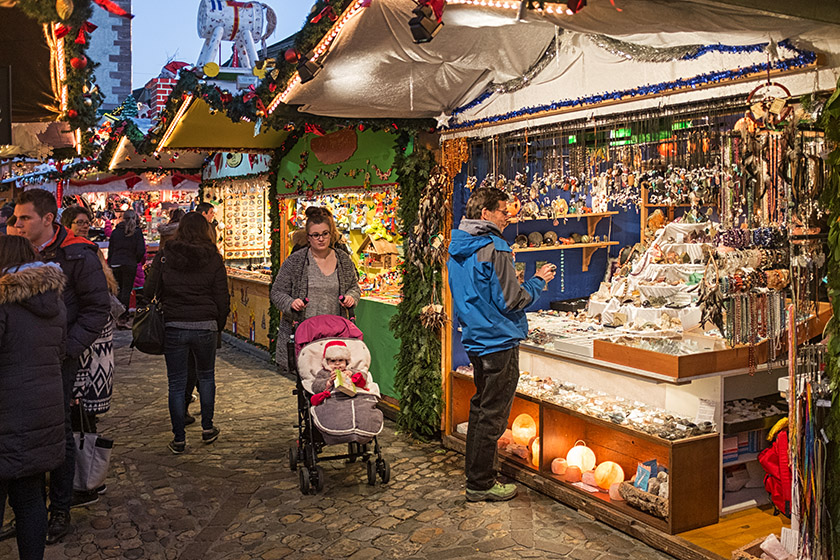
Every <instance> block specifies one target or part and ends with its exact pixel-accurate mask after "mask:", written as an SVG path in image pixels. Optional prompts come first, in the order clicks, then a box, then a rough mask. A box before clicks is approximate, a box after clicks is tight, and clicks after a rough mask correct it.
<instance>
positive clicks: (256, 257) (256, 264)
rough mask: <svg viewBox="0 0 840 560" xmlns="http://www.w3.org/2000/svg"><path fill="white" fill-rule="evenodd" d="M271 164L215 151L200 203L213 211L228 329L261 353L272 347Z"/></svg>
mask: <svg viewBox="0 0 840 560" xmlns="http://www.w3.org/2000/svg"><path fill="white" fill-rule="evenodd" d="M270 163H271V156H269V155H267V154H260V153H242V152H218V153H216V154H214V155H213V156H212V157H210V158H209V160H208V162H207V164H206V165H205V167H204V169H203V171H202V175H203V180H202V196H203V200H204V202H209V203H211V204H213V205H214V206H215V207H216V219H217V220H218V226H217V229H218V231H217V234H218V235H219V250H220V251H221V253H222V256H223V257H224V259H225V264H226V265H227V269H228V288H229V291H230V303H231V313H230V315H229V316H228V323H227V327H226V328H227V330H228V331H230V332H231V333H233V334H234V335H235V336H237V337H240V338H242V339H244V340H246V341H248V342H250V343H252V344H256V345H258V346H261V347H263V348H268V347H269V344H270V340H269V338H270V330H269V322H270V321H269V316H270V309H271V302H270V300H269V290H270V288H271V221H270V218H269V196H270V195H269V192H270V189H269V180H268V170H269V165H270Z"/></svg>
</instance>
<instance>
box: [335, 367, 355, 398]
mask: <svg viewBox="0 0 840 560" xmlns="http://www.w3.org/2000/svg"><path fill="white" fill-rule="evenodd" d="M352 375H353V374H352V373H351V372H349V371H344V370H341V369H337V370H335V388H336V390H337V391H341V392H342V393H344V394H345V395H347V396H348V397H355V396H356V384H355V383H353V380H352V379H351V377H352Z"/></svg>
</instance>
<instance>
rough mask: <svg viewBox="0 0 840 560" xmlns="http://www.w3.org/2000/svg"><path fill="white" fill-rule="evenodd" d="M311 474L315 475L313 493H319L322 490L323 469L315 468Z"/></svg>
mask: <svg viewBox="0 0 840 560" xmlns="http://www.w3.org/2000/svg"><path fill="white" fill-rule="evenodd" d="M313 474H315V491H316V492H320V491H321V490H323V489H324V469H322V468H321V467H320V466H316V467H315V472H314V473H313Z"/></svg>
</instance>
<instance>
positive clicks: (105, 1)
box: [93, 0, 134, 19]
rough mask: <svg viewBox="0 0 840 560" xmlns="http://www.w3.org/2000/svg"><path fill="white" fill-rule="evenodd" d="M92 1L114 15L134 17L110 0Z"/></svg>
mask: <svg viewBox="0 0 840 560" xmlns="http://www.w3.org/2000/svg"><path fill="white" fill-rule="evenodd" d="M93 1H94V3H96V4H97V5H98V6H99V7H100V8H102V9H103V10H105V11H108V12H111V13H112V14H114V15H115V16H120V17H124V18H128V19H131V18H133V17H134V16H133V15H132V14H129V13H128V12H126V11H125V10H123V9H122V8H120V7H119V6H117V5H116V4H115V3H113V2H111V0H93Z"/></svg>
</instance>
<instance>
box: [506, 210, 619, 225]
mask: <svg viewBox="0 0 840 560" xmlns="http://www.w3.org/2000/svg"><path fill="white" fill-rule="evenodd" d="M617 215H618V212H589V213H583V212H578V213H576V214H562V215H560V216H557V217H554V218H532V219H529V220H517V221H516V222H511V223H512V224H516V223H519V224H524V223H526V222H553V221H554V220H569V219H572V218H577V219H580V218H603V217H604V216H617Z"/></svg>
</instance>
